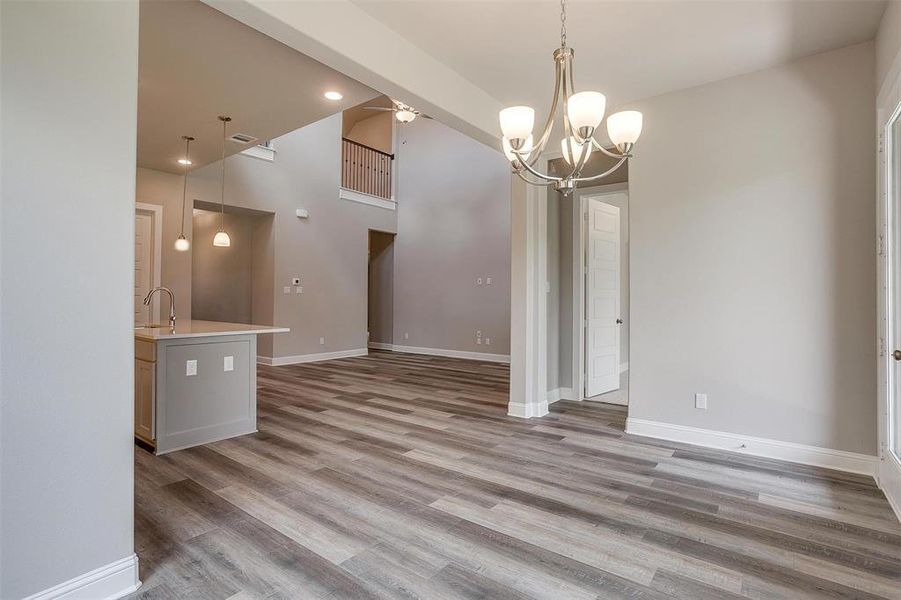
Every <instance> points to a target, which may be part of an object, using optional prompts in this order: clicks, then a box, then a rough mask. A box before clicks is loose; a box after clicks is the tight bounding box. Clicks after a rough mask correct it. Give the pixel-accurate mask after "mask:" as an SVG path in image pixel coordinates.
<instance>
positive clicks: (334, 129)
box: [188, 114, 397, 357]
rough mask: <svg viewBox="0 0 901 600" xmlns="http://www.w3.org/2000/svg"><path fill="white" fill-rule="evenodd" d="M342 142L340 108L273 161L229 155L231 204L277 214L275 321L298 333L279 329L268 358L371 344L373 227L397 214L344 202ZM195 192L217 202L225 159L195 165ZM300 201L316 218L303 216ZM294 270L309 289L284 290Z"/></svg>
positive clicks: (297, 134) (279, 145) (391, 225)
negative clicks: (341, 193)
mask: <svg viewBox="0 0 901 600" xmlns="http://www.w3.org/2000/svg"><path fill="white" fill-rule="evenodd" d="M340 144H341V115H340V114H337V115H333V116H331V117H328V118H326V119H323V120H322V121H318V122H316V123H313V124H312V125H308V126H306V127H304V128H302V129H298V130H296V131H294V132H291V133H289V134H287V135H284V136H282V137H280V138H278V139H277V140H276V143H275V147H276V149H277V150H278V154H277V155H276V159H275V162H268V161H263V160H258V159H254V158H251V157H248V156H243V155H240V154H239V155H235V156H233V157H230V158H228V159H226V160H227V161H228V164H227V169H226V188H225V203H226V204H227V205H229V206H235V207H244V208H250V209H255V210H261V211H266V212H271V213H274V215H275V216H274V221H273V225H272V232H271V233H272V239H273V240H274V241H273V254H274V266H273V270H272V277H273V278H274V290H275V292H274V298H273V304H274V308H273V311H272V321H273V322H274V323H275V324H277V325H282V326H285V327H290V328H291V333H286V334H279V335H276V336H272V338H273V339H272V355H271V356H275V357H288V356H297V355H303V354H316V353H321V352H335V351H342V350H354V349H362V348H365V347H366V288H367V285H368V282H367V277H368V275H367V271H368V266H367V263H368V261H367V247H368V244H369V229H370V228H371V229H378V230H381V231H391V232H393V231H396V229H395V226H396V222H397V221H396V219H397V218H396V215H397V213H396V212H395V211H390V210H385V209H383V208H377V207H374V206H367V205H364V204H359V203H356V202H349V201H347V200H339V199H338V188H339V186H340V181H341V171H340V165H341V162H340V161H341V145H340ZM188 190H189V193H190V194H191V195H190V196H189V197H191V198H198V199H200V200H201V201H214V202H215V201H217V200H218V198H219V163H218V162H216V163H213V164H210V165H207V166H204V167H202V168H199V169H197V170H195V171H193V172H192V173H191V176H190V179H189V180H188ZM298 208H305V209H307V210H309V212H310V218H309V219H299V218H297V216H296V215H295V211H296V209H298ZM293 277H300V278H301V280H302V282H303V294H295V293H293V289H292V293H290V294H283V293H282V291H283V287H284V286H290V285H291V279H292V278H293ZM263 337H264V338H265V337H267V336H263ZM320 337H324V338H325V344H323V345H320V344H319V338H320ZM261 342H262V340H261ZM258 351H259V352H263V351H264V350H263V344H262V343H261V348H259V349H258Z"/></svg>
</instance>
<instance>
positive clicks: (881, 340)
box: [879, 337, 885, 356]
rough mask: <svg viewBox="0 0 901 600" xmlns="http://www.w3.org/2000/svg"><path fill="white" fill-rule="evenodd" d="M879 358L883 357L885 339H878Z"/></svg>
mask: <svg viewBox="0 0 901 600" xmlns="http://www.w3.org/2000/svg"><path fill="white" fill-rule="evenodd" d="M879 356H885V338H884V337H880V338H879Z"/></svg>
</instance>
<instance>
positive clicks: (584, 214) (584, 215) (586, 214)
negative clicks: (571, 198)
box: [582, 210, 588, 221]
mask: <svg viewBox="0 0 901 600" xmlns="http://www.w3.org/2000/svg"><path fill="white" fill-rule="evenodd" d="M582 218H583V219H585V220H586V221H587V220H588V211H587V210H586V211H585V212H583V213H582Z"/></svg>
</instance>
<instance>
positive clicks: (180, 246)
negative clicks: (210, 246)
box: [175, 234, 191, 252]
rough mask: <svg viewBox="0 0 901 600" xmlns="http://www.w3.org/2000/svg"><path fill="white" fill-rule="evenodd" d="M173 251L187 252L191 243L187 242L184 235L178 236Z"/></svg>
mask: <svg viewBox="0 0 901 600" xmlns="http://www.w3.org/2000/svg"><path fill="white" fill-rule="evenodd" d="M175 249H176V250H178V251H179V252H187V251H188V250H190V249H191V242H189V241H188V238H186V237H185V234H181V235H180V236H178V239H177V240H175Z"/></svg>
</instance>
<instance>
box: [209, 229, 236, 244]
mask: <svg viewBox="0 0 901 600" xmlns="http://www.w3.org/2000/svg"><path fill="white" fill-rule="evenodd" d="M213 245H214V246H217V247H219V248H228V247H229V246H231V245H232V240H231V238H230V237H228V234H227V233H225V231H223V230H221V229H220V230H219V231H217V232H216V236H215V237H214V238H213Z"/></svg>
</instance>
